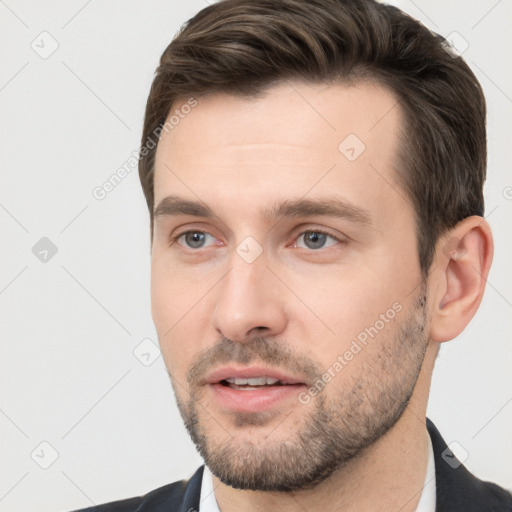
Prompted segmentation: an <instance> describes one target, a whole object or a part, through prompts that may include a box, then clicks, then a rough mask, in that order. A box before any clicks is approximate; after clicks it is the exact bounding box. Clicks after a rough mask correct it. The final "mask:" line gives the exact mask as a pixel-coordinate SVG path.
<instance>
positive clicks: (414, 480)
mask: <svg viewBox="0 0 512 512" xmlns="http://www.w3.org/2000/svg"><path fill="white" fill-rule="evenodd" d="M429 352H430V353H429ZM429 356H430V357H429ZM434 358H435V347H432V346H430V347H429V349H428V350H427V355H426V359H427V360H426V361H425V363H426V364H424V365H423V368H422V371H421V372H420V377H419V379H418V382H417V385H416V389H415V391H414V393H413V396H412V397H411V400H410V402H409V404H408V406H407V408H406V410H405V411H404V413H403V415H402V416H401V418H400V419H399V420H398V422H397V423H396V424H395V425H394V426H393V427H392V428H391V429H390V430H389V431H388V432H387V433H386V434H385V435H384V436H382V437H381V438H380V439H379V440H378V441H376V442H375V443H374V444H373V445H371V446H369V447H368V448H366V449H365V450H364V451H363V452H361V453H360V454H359V455H358V456H356V457H354V458H353V459H352V460H350V461H348V462H347V463H346V464H345V465H343V466H342V467H341V468H339V469H338V470H337V471H336V472H335V473H333V474H332V475H331V476H330V477H328V478H327V479H326V480H324V481H323V482H321V483H320V484H318V485H317V486H316V487H314V488H313V489H307V490H299V491H295V492H290V493H269V492H260V491H243V490H238V489H233V488H232V487H229V486H227V485H225V484H223V483H222V482H220V480H219V479H218V478H217V477H215V476H213V485H214V488H215V497H216V499H217V503H218V505H219V508H220V510H221V511H222V512H234V511H236V512H259V511H268V510H280V511H282V512H292V511H294V512H295V511H296V510H301V509H302V510H307V511H308V512H320V511H322V512H326V511H329V510H343V511H344V512H356V511H357V512H380V511H382V512H383V511H387V510H400V512H414V511H415V510H416V508H417V505H418V502H419V500H420V497H421V493H422V490H423V485H424V481H425V476H426V471H427V462H428V450H429V434H428V431H427V428H426V424H425V417H426V404H427V399H428V390H429V387H430V377H431V368H429V366H430V364H428V363H429V362H432V364H433V359H434ZM428 359H430V360H431V361H428Z"/></svg>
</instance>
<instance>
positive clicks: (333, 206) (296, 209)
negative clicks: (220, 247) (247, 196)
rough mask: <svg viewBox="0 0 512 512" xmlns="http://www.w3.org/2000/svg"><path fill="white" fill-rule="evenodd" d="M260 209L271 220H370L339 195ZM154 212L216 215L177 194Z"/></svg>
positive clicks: (174, 214) (169, 197) (359, 221)
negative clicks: (315, 218) (283, 218)
mask: <svg viewBox="0 0 512 512" xmlns="http://www.w3.org/2000/svg"><path fill="white" fill-rule="evenodd" d="M263 213H264V216H265V218H267V219H268V220H271V221H273V220H277V219H280V218H282V217H312V216H327V217H338V218H343V219H346V220H348V221H351V222H355V223H357V224H365V225H371V224H372V219H371V216H370V215H369V213H368V212H367V211H366V210H364V209H362V208H359V207H358V206H355V205H353V204H351V203H349V202H347V201H344V200H341V199H338V198H325V199H315V200H313V199H294V200H284V201H281V202H278V203H276V204H275V205H273V206H271V207H270V208H267V209H266V210H265V211H264V212H263ZM153 215H154V217H155V218H156V217H163V216H178V215H190V216H193V217H205V218H216V217H217V215H215V213H214V212H213V210H212V209H211V208H210V207H208V206H207V205H206V204H205V203H202V202H199V201H191V200H187V199H182V198H180V197H177V196H167V197H165V198H163V199H162V200H161V201H160V203H159V204H158V206H157V207H156V208H155V210H154V212H153Z"/></svg>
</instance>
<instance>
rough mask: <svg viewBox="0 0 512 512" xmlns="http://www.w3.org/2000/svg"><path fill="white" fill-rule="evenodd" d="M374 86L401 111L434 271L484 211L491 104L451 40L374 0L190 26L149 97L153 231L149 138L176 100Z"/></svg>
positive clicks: (321, 2) (257, 4) (229, 5)
mask: <svg viewBox="0 0 512 512" xmlns="http://www.w3.org/2000/svg"><path fill="white" fill-rule="evenodd" d="M365 79H371V80H376V81H377V82H378V83H380V84H382V85H383V86H385V87H387V88H388V89H389V90H391V91H392V92H393V93H394V94H395V96H396V97H397V99H398V101H399V103H400V105H401V108H402V112H403V114H404V116H403V117H404V119H405V121H404V124H405V126H404V127H402V143H401V148H400V150H399V155H398V158H399V160H398V162H399V166H398V167H399V176H398V178H399V180H400V183H401V186H402V187H403V189H404V190H405V191H406V195H407V196H408V198H409V199H410V200H411V202H412V204H413V206H414V210H415V214H416V225H417V240H418V253H419V260H420V266H421V269H422V271H423V273H424V275H426V274H427V273H428V270H429V268H430V266H431V263H432V260H433V256H434V252H435V246H436V242H437V240H438V239H439V237H440V236H441V235H442V234H443V233H444V232H445V231H446V230H447V229H449V228H451V227H453V226H455V224H456V223H457V222H459V221H460V220H462V219H464V218H465V217H468V216H471V215H480V216H482V215H483V212H484V200H483V184H484V181H485V174H486V159H487V154H486V153H487V149H486V133H485V115H486V106H485V99H484V95H483V92H482V89H481V86H480V84H479V83H478V81H477V79H476V77H475V75H474V74H473V72H472V71H471V70H470V68H469V67H468V66H467V64H466V63H465V62H464V61H463V60H462V58H461V57H457V56H456V55H455V54H454V53H453V52H450V51H449V50H448V49H447V47H446V45H445V40H444V38H443V37H441V36H440V35H438V34H435V33H432V32H431V31H430V30H428V29H427V28H426V27H424V26H423V25H422V24H421V23H420V22H418V21H416V20H414V19H413V18H411V17H410V16H408V15H406V14H405V13H403V12H402V11H400V10H399V9H397V8H395V7H392V6H389V5H384V4H380V3H378V2H376V1H374V0H307V1H306V0H223V1H220V2H218V3H216V4H213V5H211V6H209V7H206V8H205V9H203V10H202V11H200V12H199V13H198V14H197V15H196V16H195V17H193V18H192V19H191V20H189V21H188V22H187V23H186V24H185V25H184V26H183V27H182V29H181V30H180V31H179V33H178V34H177V35H176V36H175V38H174V39H173V41H172V42H171V43H170V44H169V46H168V47H167V49H166V50H165V51H164V53H163V55H162V57H161V60H160V65H159V66H158V69H157V71H156V75H155V78H154V80H153V84H152V87H151V91H150V94H149V97H148V101H147V106H146V114H145V120H144V128H143V134H142V147H143V148H144V147H146V151H145V152H144V153H141V158H140V162H139V176H140V180H141V183H142V187H143V190H144V194H145V196H146V201H147V204H148V207H149V211H150V217H151V236H152V235H153V208H154V190H153V185H154V161H155V153H156V145H155V144H153V147H152V149H150V150H147V147H148V145H147V143H148V140H150V139H151V136H152V134H155V133H156V134H158V135H159V134H160V133H161V130H162V126H164V123H165V121H166V119H167V116H168V115H169V112H170V110H171V107H172V106H173V104H174V103H175V102H176V101H177V100H178V99H183V98H188V97H191V96H194V97H195V98H198V97H200V96H202V95H205V94H209V93H215V92H224V93H231V94H234V95H242V96H248V97H251V96H257V95H258V94H260V93H262V92H263V91H264V90H266V89H267V88H268V87H270V86H271V85H272V84H276V83H278V82H282V81H285V80H304V81H308V82H329V83H353V82H356V81H358V80H359V81H360V80H365Z"/></svg>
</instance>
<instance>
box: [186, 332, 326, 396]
mask: <svg viewBox="0 0 512 512" xmlns="http://www.w3.org/2000/svg"><path fill="white" fill-rule="evenodd" d="M254 362H258V363H263V364H264V365H266V366H270V367H272V368H279V369H280V370H285V371H287V372H288V373H291V374H292V375H294V376H301V377H304V378H305V379H307V381H309V380H311V381H313V380H314V379H315V378H316V377H317V376H318V375H320V374H321V373H322V371H321V368H320V365H319V364H318V363H316V362H315V361H313V360H312V359H311V358H310V357H307V356H305V355H303V354H297V353H296V351H292V350H291V349H290V348H289V346H288V345H287V344H286V343H285V342H283V341H276V340H275V339H272V338H263V337H255V338H251V339H249V340H247V341H243V342H235V341H232V340H230V339H228V338H221V339H220V340H219V341H218V342H217V343H216V344H215V345H213V346H212V347H210V348H208V349H206V350H205V351H203V352H201V353H200V354H199V356H198V357H197V360H196V361H195V362H194V363H193V364H192V366H191V367H190V369H189V371H188V372H187V382H188V383H189V384H190V385H192V386H194V385H199V384H201V382H202V381H203V380H204V376H205V375H206V373H207V372H208V371H210V370H211V369H212V368H214V367H216V366H220V365H222V364H228V363H237V364H240V365H249V364H250V363H254Z"/></svg>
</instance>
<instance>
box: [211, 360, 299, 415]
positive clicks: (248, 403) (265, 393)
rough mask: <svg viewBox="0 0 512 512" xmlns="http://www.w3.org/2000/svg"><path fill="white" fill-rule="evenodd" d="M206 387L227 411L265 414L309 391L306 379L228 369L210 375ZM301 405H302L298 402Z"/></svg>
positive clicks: (252, 369) (263, 370)
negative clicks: (301, 392) (306, 389)
mask: <svg viewBox="0 0 512 512" xmlns="http://www.w3.org/2000/svg"><path fill="white" fill-rule="evenodd" d="M204 384H205V385H206V387H207V389H209V391H210V392H211V396H212V398H213V403H214V404H215V405H217V406H218V407H219V409H220V410H221V411H224V412H233V411H237V412H261V411H265V410H269V409H272V408H274V407H276V406H278V405H279V406H281V407H282V406H283V405H285V403H286V401H288V402H290V403H292V400H293V399H294V398H295V401H296V402H297V400H296V398H297V395H298V393H299V392H300V391H302V390H303V389H305V388H306V382H305V380H304V379H303V378H302V377H296V376H293V375H288V374H286V373H284V372H282V371H279V370H274V369H268V368H261V367H248V368H235V367H224V368H220V369H218V370H215V371H213V372H212V373H210V374H209V375H208V377H207V378H206V380H205V382H204ZM297 403H298V402H297Z"/></svg>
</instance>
